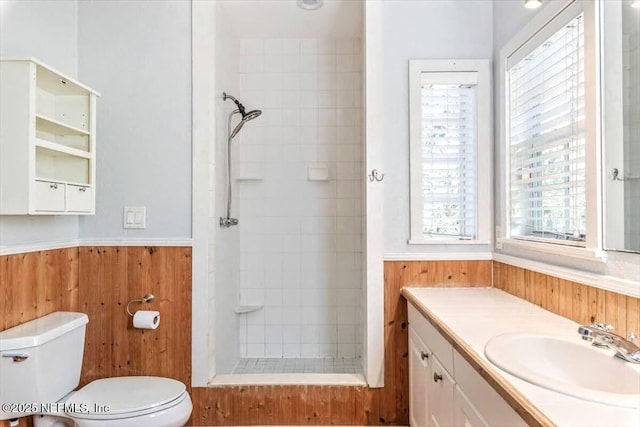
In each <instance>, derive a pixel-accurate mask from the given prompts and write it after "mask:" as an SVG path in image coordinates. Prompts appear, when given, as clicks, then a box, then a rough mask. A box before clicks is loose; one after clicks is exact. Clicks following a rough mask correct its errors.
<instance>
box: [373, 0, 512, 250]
mask: <svg viewBox="0 0 640 427" xmlns="http://www.w3.org/2000/svg"><path fill="white" fill-rule="evenodd" d="M518 3H519V2H518ZM382 17H383V37H384V81H385V87H384V98H385V119H384V128H385V165H384V173H385V179H384V183H385V187H384V191H385V204H384V206H385V208H384V212H385V221H384V227H385V253H386V254H387V255H389V254H393V255H394V257H395V256H397V255H398V254H407V256H408V254H414V255H415V254H417V253H426V252H430V253H434V252H437V253H442V252H447V251H455V252H463V251H464V252H474V251H484V252H490V251H491V248H490V247H489V246H487V245H478V246H473V247H472V246H470V245H467V246H464V247H463V246H462V245H456V246H448V247H447V246H443V245H428V246H427V245H408V244H407V240H408V239H409V92H408V88H409V62H408V61H409V59H451V58H455V59H468V58H473V59H480V58H491V57H492V53H493V44H492V22H493V17H492V5H491V1H488V0H477V1H466V0H448V1H438V0H433V1H431V0H430V1H411V0H393V1H384V2H383V10H382ZM481 191H483V192H484V191H487V192H490V191H491V189H481Z"/></svg>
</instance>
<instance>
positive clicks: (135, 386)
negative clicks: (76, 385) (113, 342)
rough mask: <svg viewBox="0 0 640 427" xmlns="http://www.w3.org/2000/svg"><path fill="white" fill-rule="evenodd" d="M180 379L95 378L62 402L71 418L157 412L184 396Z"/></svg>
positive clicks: (96, 417)
mask: <svg viewBox="0 0 640 427" xmlns="http://www.w3.org/2000/svg"><path fill="white" fill-rule="evenodd" d="M188 396H189V395H188V393H187V392H186V387H185V385H184V384H183V383H181V382H180V381H176V380H173V379H170V378H160V377H145V376H135V377H115V378H103V379H99V380H95V381H93V382H91V383H89V384H87V385H86V386H84V387H83V388H82V389H80V390H79V391H78V392H76V393H74V394H73V395H72V396H71V397H70V398H69V399H67V400H66V402H65V412H66V414H67V415H68V416H70V417H71V418H80V419H88V420H104V421H106V420H115V419H122V418H131V417H137V416H141V415H145V414H151V413H154V412H160V411H163V410H166V409H168V408H171V407H173V406H176V405H179V404H180V403H181V402H183V401H184V400H185V399H186V398H187V397H188Z"/></svg>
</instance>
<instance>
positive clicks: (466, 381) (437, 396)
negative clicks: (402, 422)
mask: <svg viewBox="0 0 640 427" xmlns="http://www.w3.org/2000/svg"><path fill="white" fill-rule="evenodd" d="M409 420H410V424H411V426H412V427H444V426H464V427H480V426H510V427H516V426H526V425H527V424H526V423H525V422H524V420H523V419H522V418H520V416H519V415H518V414H517V413H516V412H515V411H514V410H513V409H512V408H511V407H510V406H509V405H508V404H507V403H506V402H505V401H504V399H502V398H501V397H500V395H498V393H497V392H496V391H495V390H493V388H491V386H490V385H489V384H488V383H487V382H486V381H485V380H484V379H483V378H482V377H481V376H480V374H479V373H477V372H476V371H475V370H474V369H473V368H472V367H471V365H469V363H467V361H466V360H465V359H464V358H463V357H462V356H461V355H460V354H459V353H458V352H457V351H455V350H454V349H453V347H452V346H451V344H449V342H448V341H447V340H446V339H445V338H444V337H443V336H442V335H441V334H440V333H439V332H438V331H437V330H436V329H435V328H434V327H433V326H432V325H431V324H430V323H429V322H428V321H427V319H426V318H425V317H424V316H423V315H422V314H420V312H419V311H418V310H417V309H416V308H415V307H413V306H412V305H411V304H409Z"/></svg>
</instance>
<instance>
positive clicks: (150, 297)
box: [127, 294, 155, 317]
mask: <svg viewBox="0 0 640 427" xmlns="http://www.w3.org/2000/svg"><path fill="white" fill-rule="evenodd" d="M153 298H155V297H154V296H153V294H146V295H145V296H143V297H142V298H140V299H132V300H129V302H128V303H127V314H128V315H129V316H131V317H133V313H132V312H131V311H130V310H129V305H131V303H132V302H141V303H144V304H146V303H148V302H151V301H153Z"/></svg>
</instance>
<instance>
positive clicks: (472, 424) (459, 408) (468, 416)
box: [454, 385, 489, 427]
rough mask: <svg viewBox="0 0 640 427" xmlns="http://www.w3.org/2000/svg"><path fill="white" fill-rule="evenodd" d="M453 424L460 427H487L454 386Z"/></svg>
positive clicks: (467, 400)
mask: <svg viewBox="0 0 640 427" xmlns="http://www.w3.org/2000/svg"><path fill="white" fill-rule="evenodd" d="M454 406H455V422H456V426H460V427H488V426H489V424H487V422H486V421H485V420H483V419H482V416H481V415H480V414H479V413H478V411H477V410H476V408H475V407H474V406H473V405H472V404H471V402H470V401H469V399H468V398H467V396H466V395H465V394H464V393H463V392H462V390H460V387H458V386H457V385H456V392H455V398H454Z"/></svg>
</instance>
